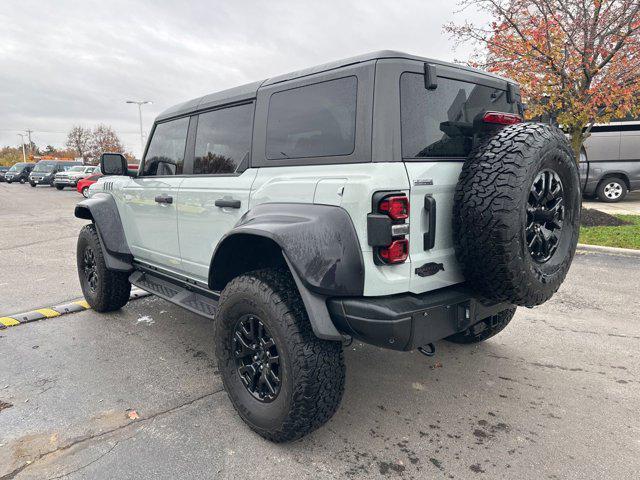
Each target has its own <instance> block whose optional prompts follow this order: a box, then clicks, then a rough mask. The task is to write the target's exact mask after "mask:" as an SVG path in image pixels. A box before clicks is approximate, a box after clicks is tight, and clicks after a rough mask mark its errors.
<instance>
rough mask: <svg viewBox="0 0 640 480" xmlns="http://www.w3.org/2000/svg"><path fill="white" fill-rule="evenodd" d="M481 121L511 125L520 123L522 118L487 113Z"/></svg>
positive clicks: (514, 115) (512, 114)
mask: <svg viewBox="0 0 640 480" xmlns="http://www.w3.org/2000/svg"><path fill="white" fill-rule="evenodd" d="M482 121H483V122H484V123H493V124H496V125H513V124H515V123H521V122H522V117H521V116H520V115H518V114H515V113H504V112H487V113H485V114H484V116H483V117H482Z"/></svg>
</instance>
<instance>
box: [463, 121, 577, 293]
mask: <svg viewBox="0 0 640 480" xmlns="http://www.w3.org/2000/svg"><path fill="white" fill-rule="evenodd" d="M580 205H581V196H580V184H579V177H578V169H577V165H576V162H575V160H574V157H573V154H572V151H571V147H570V145H569V142H568V141H567V139H566V138H565V136H564V135H563V133H562V132H561V131H560V130H559V129H557V128H554V127H551V126H549V125H544V124H538V123H520V124H516V125H511V126H508V127H505V128H503V129H502V130H500V131H499V132H497V133H495V134H494V135H492V136H491V137H488V138H485V139H484V140H483V141H482V142H481V143H480V144H479V146H478V147H477V148H475V149H474V150H473V152H472V153H471V154H470V156H469V158H468V159H467V160H466V161H465V164H464V166H463V168H462V172H461V173H460V178H459V181H458V184H457V187H456V192H455V201H454V208H453V232H454V241H455V248H456V255H457V258H458V260H459V262H460V264H461V266H462V270H463V272H464V275H465V278H466V280H467V282H468V283H469V284H470V285H471V286H472V287H473V288H474V289H475V290H477V291H478V292H479V293H480V294H481V295H483V296H484V297H486V298H488V299H491V300H495V301H501V302H511V303H513V304H515V305H523V306H532V305H540V304H541V303H544V302H545V301H547V300H548V299H549V298H551V296H552V295H553V294H554V293H555V292H556V291H557V290H558V288H559V287H560V285H561V284H562V282H563V280H564V278H565V276H566V274H567V271H568V270H569V266H570V265H571V261H572V259H573V255H574V253H575V249H576V244H577V243H578V233H579V228H580Z"/></svg>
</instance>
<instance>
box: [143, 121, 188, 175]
mask: <svg viewBox="0 0 640 480" xmlns="http://www.w3.org/2000/svg"><path fill="white" fill-rule="evenodd" d="M188 128H189V118H188V117H184V118H179V119H177V120H171V121H170V122H164V123H159V124H158V125H156V128H155V130H154V131H153V137H152V138H151V143H150V144H149V149H148V150H147V155H146V156H145V159H144V171H143V174H144V175H180V174H181V173H182V166H183V164H184V147H185V144H186V142H187V129H188Z"/></svg>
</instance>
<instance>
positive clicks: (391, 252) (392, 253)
mask: <svg viewBox="0 0 640 480" xmlns="http://www.w3.org/2000/svg"><path fill="white" fill-rule="evenodd" d="M378 255H379V256H380V258H381V259H382V260H383V261H384V262H385V263H389V264H393V263H402V262H404V261H405V260H406V259H407V257H408V256H409V240H407V239H406V238H402V239H400V240H394V241H393V242H391V245H389V246H388V247H382V248H381V249H380V250H378Z"/></svg>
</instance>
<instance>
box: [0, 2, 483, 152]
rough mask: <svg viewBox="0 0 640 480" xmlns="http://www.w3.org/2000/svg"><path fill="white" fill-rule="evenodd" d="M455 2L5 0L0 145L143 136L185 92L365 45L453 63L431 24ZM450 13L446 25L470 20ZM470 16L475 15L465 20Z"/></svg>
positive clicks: (129, 140) (132, 145)
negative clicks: (99, 128) (72, 132)
mask: <svg viewBox="0 0 640 480" xmlns="http://www.w3.org/2000/svg"><path fill="white" fill-rule="evenodd" d="M455 8H456V5H455V1H454V0H452V1H446V2H445V1H442V0H422V1H417V0H416V1H389V0H387V1H377V0H364V1H360V0H357V1H348V0H320V1H318V0H316V1H310V2H307V1H304V0H297V1H294V0H287V1H278V0H271V1H261V2H258V1H242V0H229V1H213V0H209V1H205V0H199V1H191V2H189V1H159V0H158V1H132V0H129V1H111V0H101V1H91V0H84V1H61V0H56V1H49V0H40V1H25V0H20V1H14V0H2V7H1V8H0V146H2V145H16V144H18V143H19V139H18V137H17V136H16V134H17V133H20V132H21V131H24V130H25V129H27V128H30V129H31V130H34V133H33V134H32V139H33V140H34V141H35V142H36V144H38V145H39V146H45V145H47V144H52V145H55V146H60V147H61V146H63V145H64V143H65V139H66V132H67V131H68V130H69V128H70V127H71V126H72V125H76V124H79V125H84V126H87V127H93V126H95V125H96V124H98V123H106V124H108V125H111V126H113V127H114V128H115V129H116V131H117V132H118V134H119V135H120V137H121V138H122V140H123V141H124V143H125V146H126V148H127V149H128V150H130V151H132V152H133V153H134V154H136V155H139V153H140V137H139V133H138V131H139V129H138V112H137V108H136V107H135V106H134V105H127V104H125V100H127V99H136V100H137V99H140V100H152V101H153V105H146V106H145V107H144V110H143V120H144V131H145V134H146V133H147V132H148V131H149V129H150V127H151V124H152V122H153V118H154V117H155V116H156V115H157V114H158V113H160V112H161V111H163V110H164V109H166V108H167V107H169V106H171V105H173V104H176V103H179V102H182V101H185V100H188V99H190V98H193V97H197V96H201V95H204V94H207V93H211V92H215V91H218V90H222V89H225V88H229V87H233V86H236V85H240V84H243V83H247V82H250V81H254V80H260V79H263V78H268V77H271V76H275V75H278V74H281V73H286V72H289V71H292V70H297V69H300V68H304V67H309V66H313V65H317V64H320V63H325V62H328V61H332V60H337V59H340V58H345V57H349V56H353V55H357V54H361V53H365V52H369V51H372V50H382V49H393V50H401V51H406V52H408V53H413V54H417V55H424V56H428V57H434V58H439V59H442V60H453V59H461V60H464V59H466V58H467V56H468V54H469V50H468V49H465V48H459V49H457V50H455V51H454V50H453V48H452V47H453V42H452V41H451V39H449V38H448V37H447V36H446V35H445V34H443V33H442V25H443V24H444V23H446V22H448V21H450V20H452V19H453V18H454V10H455ZM474 15H475V14H474V12H465V13H464V15H460V14H458V15H457V16H456V21H461V20H462V19H463V18H465V17H467V18H470V17H473V16H474ZM476 20H477V19H476Z"/></svg>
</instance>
